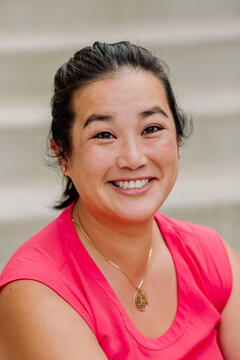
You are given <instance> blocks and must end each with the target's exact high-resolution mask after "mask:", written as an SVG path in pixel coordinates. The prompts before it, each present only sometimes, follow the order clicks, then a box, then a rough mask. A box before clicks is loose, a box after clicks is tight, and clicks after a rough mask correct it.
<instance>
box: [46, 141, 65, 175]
mask: <svg viewBox="0 0 240 360" xmlns="http://www.w3.org/2000/svg"><path fill="white" fill-rule="evenodd" d="M49 146H50V149H51V150H52V152H54V154H55V155H56V156H57V158H58V161H59V165H60V166H61V169H62V173H63V174H64V175H66V170H67V160H66V159H65V158H64V157H63V156H62V155H61V154H62V149H61V148H60V147H59V146H58V145H57V144H56V142H55V141H54V140H53V138H52V139H50V143H49Z"/></svg>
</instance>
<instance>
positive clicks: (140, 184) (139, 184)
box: [136, 180, 142, 188]
mask: <svg viewBox="0 0 240 360" xmlns="http://www.w3.org/2000/svg"><path fill="white" fill-rule="evenodd" d="M140 187H142V183H141V180H137V181H136V188H140Z"/></svg>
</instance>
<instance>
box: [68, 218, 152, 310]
mask: <svg viewBox="0 0 240 360" xmlns="http://www.w3.org/2000/svg"><path fill="white" fill-rule="evenodd" d="M77 215H78V212H77ZM72 221H73V222H74V223H75V224H76V225H77V226H78V227H79V230H80V231H81V232H82V233H83V235H84V236H85V237H86V238H87V240H88V241H89V243H90V244H91V245H92V246H93V247H94V248H95V249H96V250H97V251H98V252H99V253H100V254H101V255H102V256H103V257H104V259H105V260H106V261H107V262H108V263H109V264H111V265H112V266H114V267H115V268H116V269H118V270H119V271H121V272H122V273H123V274H124V275H125V276H126V277H127V278H128V280H129V281H130V283H131V284H132V285H133V286H134V288H135V289H136V292H135V295H134V303H135V306H136V308H137V310H138V311H145V310H146V307H147V305H148V297H147V294H146V292H145V291H144V290H142V289H141V286H142V284H143V281H144V278H145V275H146V272H147V270H148V266H149V263H150V258H151V256H152V246H151V248H150V251H149V254H148V261H147V265H146V267H145V270H144V272H143V277H142V280H141V281H140V282H139V284H138V285H136V284H135V283H134V282H133V281H132V279H130V277H129V276H128V274H127V273H126V272H125V271H124V270H122V269H121V267H120V266H119V265H117V264H115V263H114V262H113V261H111V260H110V259H108V258H107V257H106V255H105V254H104V253H103V252H102V251H101V250H100V249H98V247H97V246H96V245H95V244H94V241H93V240H92V239H91V238H90V237H89V236H88V234H87V233H86V232H85V231H84V229H83V227H82V224H81V221H80V218H79V215H78V222H77V221H75V220H74V219H72Z"/></svg>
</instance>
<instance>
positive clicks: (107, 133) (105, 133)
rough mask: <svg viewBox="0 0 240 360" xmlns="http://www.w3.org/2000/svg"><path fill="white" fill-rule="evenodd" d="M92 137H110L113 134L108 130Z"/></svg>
mask: <svg viewBox="0 0 240 360" xmlns="http://www.w3.org/2000/svg"><path fill="white" fill-rule="evenodd" d="M94 138H97V139H112V138H113V135H112V134H111V133H110V132H108V131H102V132H100V133H98V134H97V135H95V136H94Z"/></svg>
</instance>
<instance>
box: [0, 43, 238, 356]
mask: <svg viewBox="0 0 240 360" xmlns="http://www.w3.org/2000/svg"><path fill="white" fill-rule="evenodd" d="M52 115H53V120H52V126H51V134H52V139H51V141H50V147H51V150H52V151H53V152H54V153H55V155H56V156H57V158H58V161H59V164H60V166H61V168H62V172H63V174H64V176H65V177H66V178H67V183H66V189H65V192H64V194H63V198H62V201H61V202H60V204H59V205H58V208H61V209H63V208H66V209H65V210H64V211H63V212H62V214H61V215H60V216H59V217H58V218H57V219H56V220H54V221H53V222H52V223H51V224H49V225H48V226H47V227H46V228H44V229H43V230H42V231H41V232H40V233H38V234H37V235H35V236H34V237H33V238H32V239H30V240H29V241H28V242H26V243H25V244H24V245H23V246H22V247H21V248H20V249H19V250H18V251H17V252H16V253H15V254H14V256H13V257H12V259H11V260H10V261H9V263H8V264H7V266H6V268H5V269H4V271H3V273H2V275H1V279H0V286H1V287H2V291H1V295H0V328H1V350H0V351H1V358H2V359H6V360H8V359H11V360H13V359H18V360H21V359H26V360H28V359H29V360H30V359H31V360H34V359H39V360H40V359H51V360H55V359H57V360H61V359H69V360H75V359H76V360H77V359H78V360H79V359H86V358H87V359H99V360H100V359H160V358H161V359H170V360H171V359H211V360H213V359H215V360H217V359H230V360H233V359H234V360H235V359H239V358H240V346H239V341H238V333H239V330H240V325H239V324H240V321H239V320H240V319H239V304H238V302H239V293H240V289H239V262H238V258H237V255H236V254H235V253H234V251H233V250H232V249H231V248H230V247H229V245H227V244H224V243H223V241H222V239H221V238H220V236H219V235H218V234H217V233H216V232H215V231H213V230H211V229H208V228H204V227H201V226H197V225H193V224H189V223H185V222H179V221H176V220H172V219H169V218H167V217H165V216H163V215H161V214H160V213H158V212H157V210H158V209H159V208H160V206H161V205H162V204H163V202H164V201H165V199H166V198H167V196H168V195H169V193H170V191H171V189H172V187H173V185H174V183H175V180H176V177H177V173H178V162H179V156H180V155H179V151H180V144H181V142H182V140H183V138H184V136H186V129H187V122H186V118H185V117H184V116H183V114H182V112H181V111H180V110H179V108H178V106H177V104H176V101H175V98H174V95H173V92H172V89H171V86H170V83H169V81H168V78H167V75H166V73H165V72H164V67H163V64H162V63H161V62H160V61H159V60H158V59H156V58H155V57H153V56H152V55H151V54H150V53H149V52H148V51H147V50H145V49H143V48H141V47H137V46H134V45H132V44H130V43H129V42H121V43H117V44H112V45H108V44H102V43H99V42H97V43H95V44H94V45H93V46H92V47H87V48H84V49H82V50H81V51H79V52H77V53H76V54H75V56H74V57H73V58H71V59H70V60H69V61H68V63H66V64H64V65H63V66H62V67H61V68H60V69H59V70H58V72H57V74H56V76H55V92H54V96H53V99H52ZM229 260H230V262H229Z"/></svg>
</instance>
